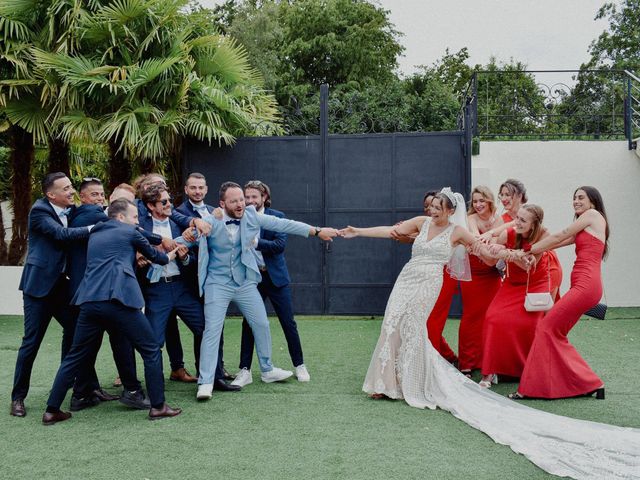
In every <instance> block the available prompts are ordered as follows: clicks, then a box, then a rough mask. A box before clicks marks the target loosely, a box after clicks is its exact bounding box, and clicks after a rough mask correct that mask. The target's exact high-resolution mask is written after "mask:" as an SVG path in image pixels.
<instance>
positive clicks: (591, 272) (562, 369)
mask: <svg viewBox="0 0 640 480" xmlns="http://www.w3.org/2000/svg"><path fill="white" fill-rule="evenodd" d="M575 243H576V261H575V263H574V264H573V270H572V271H571V288H570V289H569V291H568V292H567V293H566V294H565V295H563V297H562V298H561V299H560V300H559V301H558V303H556V304H555V305H554V306H553V308H552V309H551V310H550V311H549V312H548V313H547V315H546V316H545V317H544V318H543V319H542V320H540V322H539V323H538V327H537V329H536V334H535V339H534V341H533V344H532V346H531V351H530V352H529V357H528V358H527V362H526V365H525V368H524V371H523V373H522V378H521V381H520V387H519V388H518V391H519V392H520V393H521V394H522V395H524V396H525V397H536V398H565V397H575V396H578V395H584V394H587V393H590V392H593V391H594V390H596V389H597V388H599V387H601V386H602V384H603V382H602V380H601V379H600V377H598V376H597V375H596V374H595V373H594V371H593V370H592V369H591V367H589V365H588V364H587V362H585V361H584V359H583V358H582V357H581V356H580V354H579V353H578V351H577V350H576V349H575V347H574V346H573V345H571V344H570V343H569V340H568V339H567V334H568V333H569V331H570V330H571V329H572V328H573V326H574V325H575V324H576V323H577V322H578V320H579V319H580V316H581V315H582V314H583V313H584V312H586V311H587V310H588V309H589V308H591V307H593V306H594V305H596V304H597V303H598V302H599V301H600V298H601V297H602V277H601V273H600V265H601V262H602V253H603V252H604V243H602V242H601V241H600V240H599V239H597V238H596V237H594V236H593V235H591V234H590V233H588V232H585V231H584V230H583V231H581V232H579V233H578V234H577V235H576V239H575Z"/></svg>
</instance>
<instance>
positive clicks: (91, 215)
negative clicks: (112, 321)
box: [67, 177, 176, 412]
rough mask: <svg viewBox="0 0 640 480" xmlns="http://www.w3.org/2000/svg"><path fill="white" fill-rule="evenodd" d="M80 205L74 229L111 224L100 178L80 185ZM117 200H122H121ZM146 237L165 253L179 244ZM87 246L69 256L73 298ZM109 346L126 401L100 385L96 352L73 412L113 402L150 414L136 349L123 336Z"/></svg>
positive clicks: (72, 223) (81, 379) (76, 389)
mask: <svg viewBox="0 0 640 480" xmlns="http://www.w3.org/2000/svg"><path fill="white" fill-rule="evenodd" d="M79 191H80V195H79V196H80V202H81V205H80V206H78V207H76V208H75V209H74V210H73V213H72V214H71V215H70V216H69V226H70V227H83V226H88V225H96V224H98V223H100V222H104V221H106V220H108V217H107V215H106V214H105V213H104V201H105V194H104V186H103V185H102V182H101V181H100V179H99V178H95V177H87V178H84V179H83V181H82V183H81V184H80V188H79ZM114 198H116V199H117V198H118V197H117V196H116V197H114ZM141 233H142V234H143V236H144V237H145V238H146V239H147V240H148V241H149V242H150V243H151V244H153V245H160V244H162V246H163V248H164V249H165V250H167V251H168V250H171V249H172V248H174V247H175V246H176V245H175V242H174V241H173V240H172V239H170V238H163V237H161V236H159V235H154V234H152V233H151V234H148V233H147V232H145V231H144V230H141ZM87 245H88V240H81V241H78V242H76V244H74V248H73V249H71V251H70V252H69V257H68V259H69V268H68V269H67V272H68V275H69V283H70V296H71V298H73V296H74V295H75V293H76V291H77V290H78V287H79V286H80V283H81V282H82V279H83V277H84V274H85V271H86V268H87ZM72 308H73V311H74V314H75V315H76V318H77V317H78V315H79V313H80V309H79V308H78V307H72ZM109 342H110V344H111V349H112V351H113V360H114V362H115V364H116V367H117V369H118V374H119V376H120V378H121V382H122V384H123V386H124V391H123V395H122V397H120V396H119V395H111V394H109V393H107V392H105V391H104V390H103V389H102V388H101V387H100V383H99V382H98V377H97V375H96V373H95V369H94V368H93V365H94V364H95V356H97V354H98V351H97V350H96V351H95V356H94V359H93V361H91V362H87V375H81V376H79V378H78V379H77V380H76V384H75V385H74V391H73V396H72V397H71V407H70V410H71V411H72V412H76V411H79V410H82V409H83V408H87V407H91V406H94V405H97V404H98V403H100V402H104V401H109V400H118V399H120V401H121V402H122V403H124V404H125V405H127V406H129V407H132V408H137V409H142V410H146V409H148V408H149V400H148V399H147V398H146V397H145V394H144V390H143V389H142V385H141V383H140V381H139V380H138V378H137V375H136V364H135V357H134V355H133V347H132V346H131V344H130V343H129V342H128V341H127V339H126V338H125V337H123V336H119V337H117V338H116V337H111V336H109Z"/></svg>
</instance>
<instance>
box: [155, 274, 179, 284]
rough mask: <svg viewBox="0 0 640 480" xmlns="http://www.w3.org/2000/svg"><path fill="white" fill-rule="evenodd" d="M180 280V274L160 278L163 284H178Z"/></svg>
mask: <svg viewBox="0 0 640 480" xmlns="http://www.w3.org/2000/svg"><path fill="white" fill-rule="evenodd" d="M178 280H180V274H178V275H172V276H170V277H160V280H159V281H160V282H163V283H171V282H176V281H178Z"/></svg>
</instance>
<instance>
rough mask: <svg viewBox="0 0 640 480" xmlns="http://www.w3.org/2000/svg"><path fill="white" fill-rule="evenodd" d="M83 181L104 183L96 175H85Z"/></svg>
mask: <svg viewBox="0 0 640 480" xmlns="http://www.w3.org/2000/svg"><path fill="white" fill-rule="evenodd" d="M82 181H83V182H100V183H102V180H100V179H99V178H96V177H84V178H83V179H82Z"/></svg>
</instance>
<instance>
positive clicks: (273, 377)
mask: <svg viewBox="0 0 640 480" xmlns="http://www.w3.org/2000/svg"><path fill="white" fill-rule="evenodd" d="M292 375H293V372H291V371H289V370H282V369H281V368H278V367H273V370H271V371H270V372H262V375H261V376H260V378H261V379H262V381H263V382H264V383H273V382H281V381H282V380H286V379H287V378H289V377H290V376H292Z"/></svg>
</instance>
